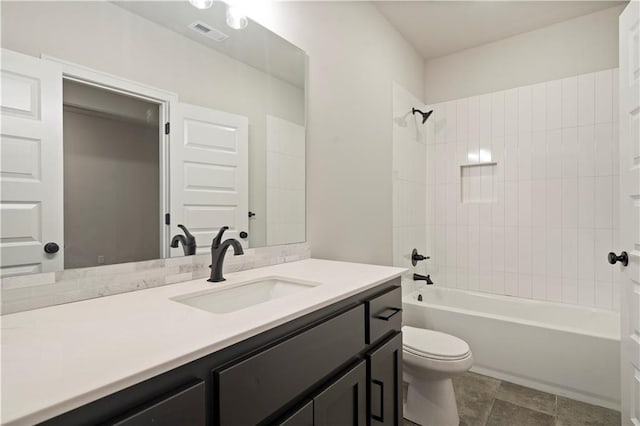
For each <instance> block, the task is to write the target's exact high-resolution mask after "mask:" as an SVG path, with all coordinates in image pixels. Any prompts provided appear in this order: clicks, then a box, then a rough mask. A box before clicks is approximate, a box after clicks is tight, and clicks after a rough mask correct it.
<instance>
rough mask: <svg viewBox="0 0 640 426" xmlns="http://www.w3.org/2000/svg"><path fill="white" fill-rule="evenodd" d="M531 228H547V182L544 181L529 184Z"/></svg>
mask: <svg viewBox="0 0 640 426" xmlns="http://www.w3.org/2000/svg"><path fill="white" fill-rule="evenodd" d="M531 226H532V227H533V228H538V229H545V228H546V227H547V182H546V181H545V180H534V181H532V182H531Z"/></svg>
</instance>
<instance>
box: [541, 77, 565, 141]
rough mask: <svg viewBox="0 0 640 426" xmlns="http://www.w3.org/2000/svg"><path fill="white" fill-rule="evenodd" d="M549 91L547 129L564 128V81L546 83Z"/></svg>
mask: <svg viewBox="0 0 640 426" xmlns="http://www.w3.org/2000/svg"><path fill="white" fill-rule="evenodd" d="M545 86H546V89H547V102H546V106H547V120H546V124H547V129H559V128H560V127H561V126H562V81H561V80H554V81H549V82H547V83H546V85H545Z"/></svg>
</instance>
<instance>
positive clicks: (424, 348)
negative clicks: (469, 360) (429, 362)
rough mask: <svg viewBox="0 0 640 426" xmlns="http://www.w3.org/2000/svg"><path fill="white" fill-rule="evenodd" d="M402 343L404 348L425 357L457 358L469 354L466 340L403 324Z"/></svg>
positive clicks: (469, 350)
mask: <svg viewBox="0 0 640 426" xmlns="http://www.w3.org/2000/svg"><path fill="white" fill-rule="evenodd" d="M402 335H403V336H402V337H403V338H402V345H403V347H404V349H405V350H407V351H409V352H411V353H413V354H415V355H418V356H424V357H426V358H434V359H446V360H458V359H462V358H466V357H467V356H469V352H471V349H470V348H469V345H468V344H467V342H465V341H464V340H462V339H459V338H457V337H455V336H451V335H450V334H445V333H440V332H439V331H434V330H427V329H424V328H416V327H409V326H406V325H405V326H404V327H402Z"/></svg>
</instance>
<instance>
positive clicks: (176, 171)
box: [170, 103, 249, 256]
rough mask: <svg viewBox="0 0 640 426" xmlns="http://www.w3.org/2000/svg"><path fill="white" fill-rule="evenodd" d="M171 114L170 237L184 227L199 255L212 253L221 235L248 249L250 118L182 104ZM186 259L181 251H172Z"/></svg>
mask: <svg viewBox="0 0 640 426" xmlns="http://www.w3.org/2000/svg"><path fill="white" fill-rule="evenodd" d="M176 113H177V114H175V115H173V114H172V115H173V116H174V118H173V119H172V126H174V128H173V129H172V130H171V133H172V135H173V136H172V138H171V144H170V145H171V148H170V165H171V167H170V175H171V193H170V198H171V235H172V236H173V235H175V234H177V233H179V232H180V231H179V229H178V227H177V226H178V224H183V225H185V226H186V227H187V228H188V229H189V230H190V231H191V233H192V234H193V235H194V236H195V237H196V241H197V244H198V250H197V253H198V254H199V253H208V252H209V251H210V247H211V240H212V239H213V237H214V236H215V235H216V233H217V232H218V230H219V229H220V228H221V227H223V226H228V227H229V230H228V231H227V232H226V233H225V237H226V238H235V239H237V240H238V241H240V242H241V243H242V245H243V247H245V248H247V247H248V243H247V242H248V238H240V232H242V231H245V232H249V229H248V225H249V218H248V213H249V184H248V182H249V171H248V169H249V165H248V163H249V159H248V151H249V146H248V145H249V143H248V135H249V131H248V126H249V121H248V119H247V117H243V116H241V115H235V114H229V113H226V112H223V111H216V110H213V109H209V108H203V107H200V106H195V105H189V104H184V103H180V104H178V111H176ZM171 255H172V256H181V255H183V252H182V248H177V249H171Z"/></svg>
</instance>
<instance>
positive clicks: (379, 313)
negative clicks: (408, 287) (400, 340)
mask: <svg viewBox="0 0 640 426" xmlns="http://www.w3.org/2000/svg"><path fill="white" fill-rule="evenodd" d="M366 307H367V309H366V315H367V344H370V343H374V342H376V341H378V340H379V339H380V338H382V337H384V336H385V335H386V334H387V333H389V332H392V331H400V329H401V327H402V289H401V288H400V287H393V288H391V289H390V290H388V291H387V292H385V293H383V294H381V295H379V296H376V297H374V298H373V299H370V300H369V301H367V303H366Z"/></svg>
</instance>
